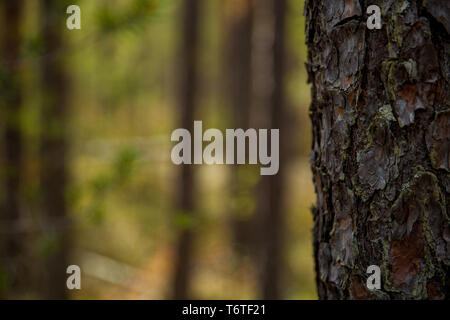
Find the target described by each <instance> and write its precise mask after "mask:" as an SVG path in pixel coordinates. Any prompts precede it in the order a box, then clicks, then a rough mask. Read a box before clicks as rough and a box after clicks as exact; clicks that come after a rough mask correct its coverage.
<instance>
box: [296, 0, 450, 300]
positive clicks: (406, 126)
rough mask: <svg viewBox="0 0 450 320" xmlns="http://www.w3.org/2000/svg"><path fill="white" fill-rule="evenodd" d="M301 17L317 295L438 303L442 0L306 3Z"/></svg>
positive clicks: (442, 195)
mask: <svg viewBox="0 0 450 320" xmlns="http://www.w3.org/2000/svg"><path fill="white" fill-rule="evenodd" d="M372 4H375V5H378V6H379V7H380V8H381V19H382V28H381V29H380V30H369V29H368V28H367V26H366V20H367V18H368V15H367V14H366V9H367V6H368V5H372ZM305 15H306V18H307V27H306V36H307V45H308V63H307V68H308V73H309V77H310V81H311V83H312V103H311V107H310V117H311V120H312V123H313V145H312V155H311V165H312V170H313V177H314V183H315V187H316V193H317V204H316V207H315V208H314V209H313V215H314V258H315V263H316V273H317V287H318V294H319V298H321V299H448V298H449V297H450V292H449V291H450V283H449V265H450V229H449V209H448V208H449V206H448V202H449V192H450V174H449V159H450V157H449V145H450V143H449V137H450V133H449V128H450V109H449V106H450V86H449V81H450V37H449V30H450V5H449V3H448V2H446V1H437V0H430V1H420V0H411V1H405V0H401V1H375V0H374V1H370V2H367V1H356V0H346V1H344V0H340V1H335V0H322V1H311V0H308V1H307V2H306V5H305ZM370 265H378V266H379V267H380V268H381V289H380V290H372V291H370V290H368V289H367V287H366V279H367V277H368V275H367V274H366V269H367V267H368V266H370Z"/></svg>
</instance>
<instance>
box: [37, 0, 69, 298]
mask: <svg viewBox="0 0 450 320" xmlns="http://www.w3.org/2000/svg"><path fill="white" fill-rule="evenodd" d="M67 5H68V4H67V2H66V1H60V0H45V1H43V4H42V7H41V9H42V20H43V21H42V22H41V24H42V40H43V46H44V56H43V57H42V61H41V63H42V66H41V68H42V92H43V106H42V115H41V117H42V134H41V150H40V157H41V192H42V210H43V218H44V225H45V239H44V240H45V242H46V244H47V247H48V248H49V250H47V251H46V252H45V257H43V258H44V260H45V263H44V268H45V270H44V284H43V288H42V290H43V293H44V296H45V298H47V299H63V298H65V297H66V276H67V275H66V268H67V266H68V250H69V231H70V228H69V227H70V222H69V217H68V208H67V202H66V196H67V184H68V130H67V127H68V125H67V123H68V107H69V101H68V85H69V83H68V74H67V71H66V67H67V61H66V59H65V57H64V55H63V54H62V53H61V49H62V48H63V47H64V39H63V37H64V35H63V33H64V31H66V29H65V18H66V14H65V12H66V7H67Z"/></svg>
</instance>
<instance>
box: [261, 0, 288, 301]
mask: <svg viewBox="0 0 450 320" xmlns="http://www.w3.org/2000/svg"><path fill="white" fill-rule="evenodd" d="M270 4H271V6H272V10H273V11H272V12H273V17H274V18H273V24H272V27H273V48H272V50H273V51H272V59H273V60H272V61H273V62H272V79H273V89H272V91H271V99H270V117H271V119H270V123H271V128H273V129H280V149H279V152H280V169H279V171H278V173H277V174H276V175H273V176H264V177H263V178H262V182H263V183H264V184H265V185H266V186H265V190H266V191H267V194H266V197H267V199H268V201H269V204H268V207H267V210H265V211H264V215H263V216H262V234H261V236H262V240H261V245H262V252H261V253H262V256H261V257H262V260H261V265H262V274H261V276H262V281H261V286H262V287H261V295H262V298H263V299H280V298H282V290H281V288H282V274H283V272H282V271H283V269H284V265H285V263H284V254H283V253H284V241H283V240H284V238H283V237H284V232H285V225H284V219H285V216H286V215H285V208H284V201H283V192H284V183H285V175H284V172H285V170H284V169H285V167H286V159H287V155H286V141H285V140H286V138H285V137H284V134H283V133H284V132H285V131H284V130H285V124H286V121H285V120H286V119H285V107H286V106H285V92H284V91H285V85H284V83H285V81H284V76H285V55H286V50H285V49H286V48H285V22H286V5H287V1H286V0H271V2H270Z"/></svg>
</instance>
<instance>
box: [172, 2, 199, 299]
mask: <svg viewBox="0 0 450 320" xmlns="http://www.w3.org/2000/svg"><path fill="white" fill-rule="evenodd" d="M200 3H201V1H199V0H185V1H183V8H182V11H183V12H182V30H183V33H182V39H181V43H182V45H181V50H180V52H181V57H180V58H181V61H180V63H181V84H180V87H181V94H180V107H181V117H182V118H181V124H182V128H186V129H188V130H189V132H194V119H195V118H194V117H195V110H196V93H197V51H198V29H199V28H198V19H199V8H200ZM181 170H182V172H181V179H180V180H181V181H180V183H179V191H178V195H179V199H178V212H177V214H179V215H186V217H185V218H186V219H185V218H183V220H192V219H193V214H194V210H195V201H194V194H195V189H196V187H195V179H194V169H193V166H192V165H183V166H182V169H181ZM178 227H179V228H180V233H179V235H178V244H177V256H176V262H175V271H174V279H173V296H172V297H173V298H174V299H187V298H188V297H189V294H190V292H189V291H190V283H189V282H190V279H191V271H192V262H193V261H192V247H193V236H194V234H193V230H192V228H191V226H190V223H188V225H187V226H184V225H183V226H178Z"/></svg>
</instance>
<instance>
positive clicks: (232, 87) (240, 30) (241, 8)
mask: <svg viewBox="0 0 450 320" xmlns="http://www.w3.org/2000/svg"><path fill="white" fill-rule="evenodd" d="M224 5H225V10H224V11H225V30H226V35H225V49H224V52H225V59H224V66H223V68H224V75H225V88H224V97H225V99H226V101H227V103H228V105H227V106H229V107H230V110H231V111H232V120H233V126H232V127H234V128H243V129H244V130H246V129H247V128H250V104H251V92H252V90H251V78H252V70H251V69H252V63H251V61H252V59H251V56H252V29H253V28H252V25H253V1H252V0H231V1H226V2H225V3H224ZM235 152H236V151H235ZM247 169H249V168H248V167H246V166H233V167H232V178H231V179H232V192H233V201H232V204H231V227H232V228H231V229H232V233H233V234H232V236H233V242H234V248H235V249H236V251H237V253H238V254H239V255H242V254H248V253H249V252H251V251H252V249H254V243H255V241H256V240H257V239H256V238H255V233H254V232H253V230H254V229H255V228H254V222H255V221H254V220H255V219H254V212H253V206H252V204H251V203H249V201H251V200H253V197H252V196H251V194H252V193H253V190H252V189H253V188H252V187H253V186H252V185H251V181H248V180H251V179H248V178H247V179H245V178H246V176H247V175H245V174H243V173H242V170H247ZM249 198H250V200H249ZM243 199H245V200H244V201H243Z"/></svg>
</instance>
